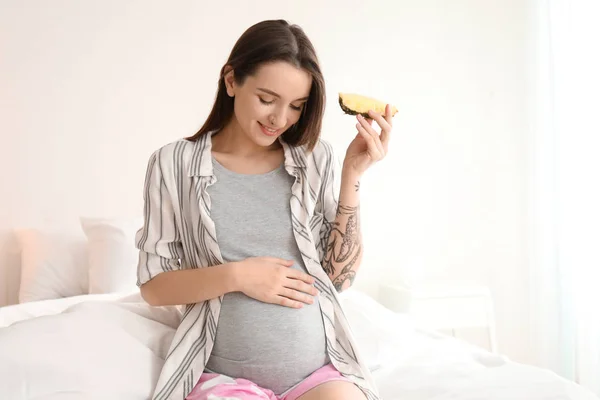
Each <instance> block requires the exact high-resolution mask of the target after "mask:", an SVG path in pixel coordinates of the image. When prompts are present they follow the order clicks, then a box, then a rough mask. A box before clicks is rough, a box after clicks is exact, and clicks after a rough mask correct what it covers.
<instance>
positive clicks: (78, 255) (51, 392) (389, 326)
mask: <svg viewBox="0 0 600 400" xmlns="http://www.w3.org/2000/svg"><path fill="white" fill-rule="evenodd" d="M139 224H140V220H139V218H135V219H119V220H114V219H110V220H109V219H82V220H81V228H82V229H81V230H80V231H77V232H70V233H69V234H65V232H64V231H63V230H62V229H59V230H58V231H57V230H56V229H52V230H49V231H48V230H42V229H33V230H32V229H27V230H20V231H19V232H17V235H16V236H17V238H18V240H17V241H18V243H19V248H20V250H19V251H20V253H21V257H20V262H21V265H20V266H19V269H20V273H19V275H20V279H19V281H18V282H19V284H20V287H19V290H12V292H14V293H16V292H18V299H14V303H18V304H12V305H7V306H4V307H0V399H2V400H4V399H6V400H33V399H36V400H37V399H40V400H41V399H45V400H63V399H64V400H70V399H103V400H105V399H113V400H119V399H123V400H125V399H127V400H136V399H140V400H141V399H144V400H145V399H149V398H150V396H151V393H152V390H153V388H154V384H155V382H156V380H157V379H158V374H159V372H160V369H161V366H162V364H163V360H164V358H165V354H166V352H167V351H168V349H169V345H170V343H171V340H172V338H173V335H174V333H175V329H176V327H177V325H178V322H179V318H180V309H179V308H177V307H151V306H149V305H148V304H146V303H145V302H144V301H143V300H142V299H141V297H140V295H139V292H138V290H137V287H135V285H131V284H126V285H123V282H133V281H134V278H135V261H136V257H137V254H136V250H135V249H134V248H133V246H132V243H133V235H134V233H135V230H136V229H137V227H138V226H139ZM12 269H13V270H16V267H15V268H12ZM4 283H6V284H7V285H9V284H11V283H9V282H8V281H5V282H4ZM12 283H13V284H14V282H12ZM13 289H14V288H13ZM4 290H7V288H4ZM341 300H342V304H343V307H344V309H345V311H346V313H347V315H348V318H349V321H350V324H351V326H352V330H353V332H354V335H355V337H356V339H357V342H358V345H359V347H360V348H361V351H362V352H363V354H364V356H365V359H366V360H367V364H368V366H369V368H370V369H371V371H372V372H373V376H374V378H375V380H376V382H377V385H378V388H379V390H380V394H381V396H382V399H383V400H425V399H427V400H452V399H461V400H469V399H489V400H495V399H498V400H499V399H506V400H509V399H510V400H519V399H527V400H542V399H543V400H561V399H564V400H598V398H597V397H596V396H595V395H593V394H591V393H590V392H589V391H587V390H586V389H584V388H583V387H581V386H579V385H577V384H575V383H573V382H570V381H568V380H565V379H563V378H561V377H559V376H558V375H556V374H554V373H553V372H551V371H547V370H544V369H540V368H536V367H532V366H527V365H522V364H519V363H515V362H512V361H511V360H509V359H507V358H506V357H503V356H501V355H496V354H492V353H490V352H488V351H487V350H484V349H482V348H479V347H476V346H473V345H470V344H468V343H465V342H462V341H460V340H458V339H455V338H453V337H450V336H446V335H443V334H441V333H437V332H434V331H430V330H427V329H422V328H420V327H418V326H416V325H415V323H414V321H413V320H412V319H411V318H410V317H409V316H408V315H406V314H402V313H394V312H392V311H391V310H389V309H387V308H385V307H384V306H383V305H381V304H380V303H379V302H377V301H376V300H375V299H374V298H372V297H370V296H369V295H367V294H366V293H364V292H361V291H359V290H356V289H350V290H347V291H345V292H344V293H343V294H342V295H341Z"/></svg>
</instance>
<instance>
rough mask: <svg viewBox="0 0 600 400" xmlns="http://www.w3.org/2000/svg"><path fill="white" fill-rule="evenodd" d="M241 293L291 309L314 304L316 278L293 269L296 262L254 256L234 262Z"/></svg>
mask: <svg viewBox="0 0 600 400" xmlns="http://www.w3.org/2000/svg"><path fill="white" fill-rule="evenodd" d="M234 264H235V266H234V268H235V272H234V276H235V278H234V279H235V280H236V287H237V288H238V291H240V292H242V293H244V294H245V295H246V296H248V297H252V298H253V299H256V300H259V301H262V302H265V303H271V304H278V305H281V306H285V307H290V308H302V307H303V304H312V303H313V302H314V299H313V298H314V296H316V295H317V294H318V292H317V289H316V288H315V287H314V286H312V285H313V284H314V278H313V277H312V276H310V275H308V274H306V273H304V272H302V271H299V270H297V269H294V268H290V267H291V266H292V265H293V264H294V262H293V261H291V260H284V259H281V258H276V257H252V258H247V259H245V260H243V261H239V262H236V263H234Z"/></svg>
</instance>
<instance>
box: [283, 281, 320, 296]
mask: <svg viewBox="0 0 600 400" xmlns="http://www.w3.org/2000/svg"><path fill="white" fill-rule="evenodd" d="M285 287H286V288H289V289H294V290H297V291H299V292H303V293H308V294H310V295H313V296H316V295H317V294H319V291H318V290H317V288H315V287H314V286H312V285H308V284H306V283H304V282H302V281H301V280H298V279H289V280H288V281H287V282H286V283H285Z"/></svg>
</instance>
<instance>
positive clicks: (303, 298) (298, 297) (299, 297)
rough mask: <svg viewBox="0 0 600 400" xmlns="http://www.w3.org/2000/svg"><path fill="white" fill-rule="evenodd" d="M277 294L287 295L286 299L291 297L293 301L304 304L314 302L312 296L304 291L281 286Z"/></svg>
mask: <svg viewBox="0 0 600 400" xmlns="http://www.w3.org/2000/svg"><path fill="white" fill-rule="evenodd" d="M279 295H280V296H283V297H287V298H288V299H291V300H294V301H299V302H302V303H304V304H312V303H314V302H315V300H314V299H313V296H311V295H308V294H306V293H302V292H299V291H297V290H294V289H288V288H283V289H282V291H281V293H279Z"/></svg>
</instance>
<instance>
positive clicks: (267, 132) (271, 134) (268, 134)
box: [258, 122, 280, 136]
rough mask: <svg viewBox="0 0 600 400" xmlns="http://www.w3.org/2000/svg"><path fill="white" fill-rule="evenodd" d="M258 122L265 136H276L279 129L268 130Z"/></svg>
mask: <svg viewBox="0 0 600 400" xmlns="http://www.w3.org/2000/svg"><path fill="white" fill-rule="evenodd" d="M258 124H259V125H260V129H261V130H262V131H263V133H264V134H265V135H267V136H277V134H278V133H279V131H280V129H277V130H276V131H270V130H267V128H265V126H264V125H263V124H261V123H260V122H259V123H258Z"/></svg>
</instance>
